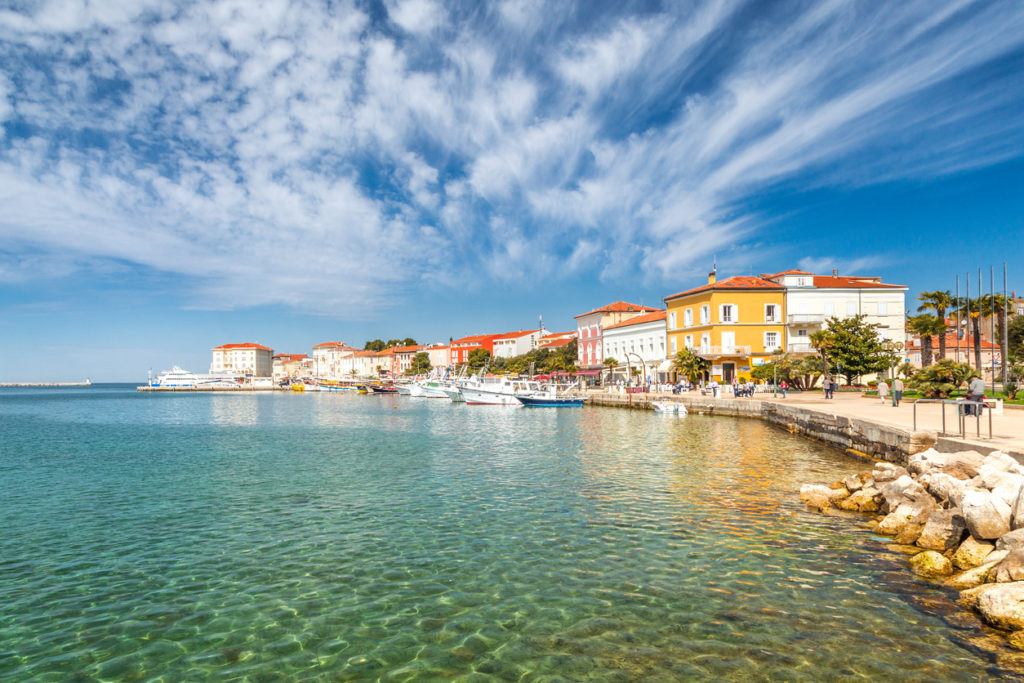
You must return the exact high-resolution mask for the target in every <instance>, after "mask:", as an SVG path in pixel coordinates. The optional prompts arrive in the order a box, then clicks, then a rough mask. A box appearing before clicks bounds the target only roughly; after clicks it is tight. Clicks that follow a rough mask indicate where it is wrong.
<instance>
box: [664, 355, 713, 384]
mask: <svg viewBox="0 0 1024 683" xmlns="http://www.w3.org/2000/svg"><path fill="white" fill-rule="evenodd" d="M672 363H673V365H674V366H675V369H676V371H677V372H678V373H679V374H680V375H682V376H683V377H685V378H687V379H688V380H690V381H691V382H696V381H697V380H698V379H700V377H701V375H703V374H704V372H706V371H707V369H708V368H709V367H711V363H710V362H708V360H707V359H706V358H702V357H701V356H698V355H697V354H696V353H694V352H693V350H692V349H683V350H682V351H680V352H679V353H677V354H676V357H675V358H674V359H673V361H672Z"/></svg>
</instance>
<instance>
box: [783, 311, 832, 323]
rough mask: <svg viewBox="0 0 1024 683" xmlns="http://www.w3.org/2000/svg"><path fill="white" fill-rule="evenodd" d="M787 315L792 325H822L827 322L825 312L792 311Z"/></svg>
mask: <svg viewBox="0 0 1024 683" xmlns="http://www.w3.org/2000/svg"><path fill="white" fill-rule="evenodd" d="M787 317H788V318H789V324H790V325H821V324H823V323H824V322H825V314H824V313H791V314H790V315H789V316H787Z"/></svg>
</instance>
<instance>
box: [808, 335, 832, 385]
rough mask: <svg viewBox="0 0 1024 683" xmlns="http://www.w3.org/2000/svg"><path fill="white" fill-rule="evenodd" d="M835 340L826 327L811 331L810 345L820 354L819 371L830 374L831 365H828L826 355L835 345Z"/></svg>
mask: <svg viewBox="0 0 1024 683" xmlns="http://www.w3.org/2000/svg"><path fill="white" fill-rule="evenodd" d="M835 344H836V340H835V338H834V337H833V336H832V333H831V332H829V331H828V330H827V329H825V330H818V331H817V332H812V333H811V346H813V347H814V348H815V350H817V352H818V354H819V355H820V356H821V372H822V374H824V375H831V374H832V371H831V369H830V368H831V366H830V365H829V360H828V356H829V353H830V352H831V351H832V347H833V346H835Z"/></svg>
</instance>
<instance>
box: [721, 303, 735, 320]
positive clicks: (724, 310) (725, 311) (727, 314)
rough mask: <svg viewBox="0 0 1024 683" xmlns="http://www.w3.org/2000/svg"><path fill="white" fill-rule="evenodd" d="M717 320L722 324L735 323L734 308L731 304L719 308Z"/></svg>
mask: <svg viewBox="0 0 1024 683" xmlns="http://www.w3.org/2000/svg"><path fill="white" fill-rule="evenodd" d="M718 320H719V321H720V322H723V323H734V322H736V306H734V305H733V304H722V305H721V306H719V307H718Z"/></svg>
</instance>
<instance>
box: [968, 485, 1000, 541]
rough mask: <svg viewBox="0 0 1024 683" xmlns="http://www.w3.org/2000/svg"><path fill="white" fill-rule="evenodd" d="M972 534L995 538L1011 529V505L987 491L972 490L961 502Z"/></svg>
mask: <svg viewBox="0 0 1024 683" xmlns="http://www.w3.org/2000/svg"><path fill="white" fill-rule="evenodd" d="M960 507H961V509H963V511H964V519H965V520H967V528H968V530H969V531H970V532H971V536H974V537H975V538H978V539H986V540H987V539H995V538H999V537H1000V536H1002V535H1003V534H1005V533H1007V532H1009V531H1010V506H1009V505H1007V504H1006V503H1004V502H1003V501H1002V499H1000V498H999V497H998V496H994V495H992V494H991V493H989V492H987V491H978V490H971V491H967V492H966V493H965V494H964V498H963V501H962V502H961V503H960Z"/></svg>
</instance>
